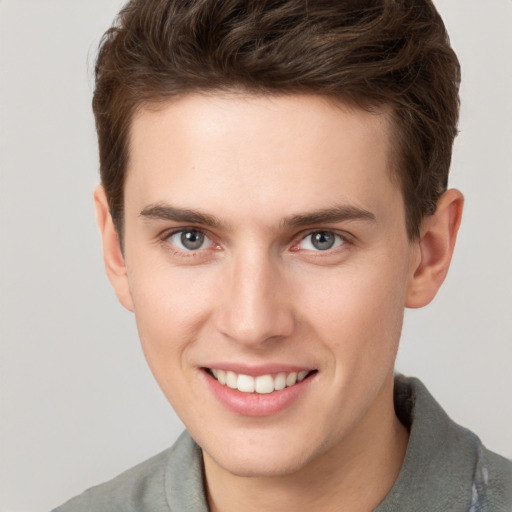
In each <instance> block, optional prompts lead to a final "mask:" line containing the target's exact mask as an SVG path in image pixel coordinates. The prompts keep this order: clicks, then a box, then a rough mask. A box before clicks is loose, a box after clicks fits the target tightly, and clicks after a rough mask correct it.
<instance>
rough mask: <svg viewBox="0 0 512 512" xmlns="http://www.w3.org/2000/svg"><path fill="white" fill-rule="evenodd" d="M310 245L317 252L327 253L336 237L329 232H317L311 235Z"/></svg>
mask: <svg viewBox="0 0 512 512" xmlns="http://www.w3.org/2000/svg"><path fill="white" fill-rule="evenodd" d="M310 236H311V245H312V246H313V247H315V249H318V250H319V251H327V250H328V249H332V247H333V246H334V242H335V241H336V235H335V234H334V233H331V232H329V231H318V232H316V233H312V234H311V235H310Z"/></svg>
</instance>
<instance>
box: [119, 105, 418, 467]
mask: <svg viewBox="0 0 512 512" xmlns="http://www.w3.org/2000/svg"><path fill="white" fill-rule="evenodd" d="M389 131H390V128H389V126H388V120H387V117H386V115H385V114H384V113H381V114H376V113H368V112H365V111H362V110H354V109H349V108H348V107H347V108H344V107H342V106H335V105H333V104H331V103H328V102H327V101H325V100H323V99H321V98H319V97H315V96H299V95H295V96H294V95H292V96H276V97H259V96H235V95H232V96H226V95H225V96H222V95H189V96H185V97H181V98H179V99H178V100H175V101H173V102H169V103H168V104H166V105H165V107H164V108H159V109H158V110H142V111H141V112H140V113H139V114H138V115H137V116H136V118H135V119H134V121H133V126H132V133H131V146H130V162H129V168H128V174H127V180H126V185H125V233H124V242H125V252H124V256H125V258H124V264H125V266H126V280H127V285H128V287H129V292H128V293H127V294H125V295H123V294H119V295H120V296H121V300H122V302H123V303H124V304H125V306H126V307H128V308H129V309H133V311H134V312H135V316H136V320H137V325H138V329H139V333H140V338H141V342H142V346H143V349H144V352H145V355H146V358H147V361H148V363H149V365H150V367H151V370H152V372H153V374H154V376H155V378H156V380H157V381H158V383H159V385H160V387H161V388H162V390H163V392H164V393H165V395H166V396H167V398H168V400H169V401H170V402H171V404H172V405H173V407H174V408H175V410H176V412H177V413H178V415H179V416H180V417H181V419H182V420H183V422H184V423H185V425H186V426H187V428H188V430H189V431H190V433H191V434H192V436H193V437H194V438H195V439H196V441H197V442H198V443H199V445H200V446H201V447H202V448H203V450H204V452H205V457H208V459H209V460H212V461H214V463H215V464H218V465H219V467H222V468H224V469H227V470H228V471H230V472H231V473H234V474H238V475H252V476H253V475H284V474H289V473H291V472H293V471H297V470H299V469H300V468H303V467H305V466H307V465H308V464H312V463H314V461H315V460H318V459H319V458H321V457H322V456H324V454H326V453H327V452H332V451H333V450H334V451H335V450H337V449H341V447H343V446H345V447H347V446H348V445H349V440H353V439H355V438H356V437H357V436H358V435H360V434H361V432H363V431H364V432H366V433H367V435H373V434H372V432H375V431H377V430H378V428H379V424H378V423H379V419H382V417H383V415H386V414H392V376H393V364H394V359H395V355H396V351H397V346H398V341H399V337H400V330H401V325H402V317H403V310H404V304H405V302H406V296H407V293H408V287H409V283H410V281H411V278H412V275H413V274H414V270H413V268H414V262H415V261H416V258H417V252H416V249H415V245H414V244H411V243H410V242H409V240H408V239H407V235H406V229H405V218H404V207H403V199H402V197H401V194H400V191H399V189H398V188H397V186H396V184H395V182H394V181H393V179H392V177H391V170H390V161H389V159H388V148H389ZM372 429H373V430H372Z"/></svg>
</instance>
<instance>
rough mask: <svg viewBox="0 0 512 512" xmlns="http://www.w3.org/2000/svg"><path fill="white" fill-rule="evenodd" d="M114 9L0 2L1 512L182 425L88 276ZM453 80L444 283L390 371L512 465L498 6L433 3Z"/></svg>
mask: <svg viewBox="0 0 512 512" xmlns="http://www.w3.org/2000/svg"><path fill="white" fill-rule="evenodd" d="M120 5H121V2H120V1H118V0H81V1H78V0H74V1H69V0H45V1H43V0H2V1H0V173H1V174H0V244H1V246H0V315H1V316H0V337H1V359H0V407H1V409H0V422H1V423H0V428H1V430H0V509H1V510H3V511H10V512H24V511H34V512H37V511H44V510H48V509H50V508H51V507H52V506H55V505H57V504H59V503H61V502H63V501H65V500H66V499H67V498H69V497H71V496H72V495H75V494H77V493H79V492H81V491H82V490H83V489H84V488H86V487H88V486H91V485H93V484H96V483H99V482H101V481H104V480H106V479H109V478H111V477H113V476H115V475H116V474H118V473H119V472H121V471H122V470H124V469H126V468H128V467H130V466H132V465H134V464H135V463H137V462H139V461H141V460H143V459H145V458H147V457H149V456H151V455H152V454H154V453H156V452H158V451H160V450H162V449H164V448H166V447H167V446H168V445H170V443H171V442H172V441H173V440H174V439H175V437H176V436H177V434H178V433H179V432H180V431H181V429H182V426H181V424H180V422H179V420H177V418H176V417H175V415H174V414H173V412H172V411H171V408H170V406H168V405H167V403H166V401H165V399H164V398H163V395H162V394H161V392H160V391H159V390H158V388H157V386H156V384H155V383H154V382H153V379H152V376H151V375H150V372H149V370H148V369H147V368H146V364H145V361H144V358H143V355H142V352H141V350H140V348H139V344H138V339H137V334H136V329H135V324H134V321H133V318H132V317H131V314H129V313H127V312H125V311H124V310H123V309H122V308H121V306H120V305H118V303H117V300H116V298H115V296H114V294H113V292H112V291H111V289H110V286H109V284H108V282H107V279H106V277H104V272H103V266H102V257H101V249H100V242H99V236H98V234H97V230H96V226H95V220H94V213H93V207H92V190H93V187H94V185H95V184H96V182H97V180H98V176H97V167H98V164H97V154H96V145H95V144H96V142H95V134H94V126H93V119H92V114H91V112H90V100H91V94H92V62H93V60H94V54H95V49H96V46H97V43H98V41H99V38H100V36H101V34H102V33H103V32H104V30H105V29H106V28H107V27H108V26H109V25H110V22H111V20H112V18H113V16H114V14H115V13H116V12H117V10H118V8H119V6H120ZM438 7H439V9H440V11H441V13H442V14H443V15H444V17H445V21H446V24H447V26H448V29H449V31H450V33H451V38H452V42H453V46H454V47H455V49H456V50H457V51H458V54H459V57H460V60H461V62H462V66H463V79H464V82H463V87H462V101H463V107H462V119H461V125H460V128H461V135H460V136H459V138H458V140H457V142H456V149H455V156H454V162H453V175H452V181H451V184H452V186H456V187H458V188H460V189H461V190H463V192H464V193H465V195H466V199H467V204H466V210H465V216H464V222H463V227H462V230H461V233H460V238H459V244H458V248H457V251H456V254H455V257H454V261H453V267H452V270H451V273H450V275H449V277H448V279H447V282H446V283H445V286H444V289H443V290H442V291H441V293H440V294H439V296H438V298H437V299H436V300H435V302H434V303H433V304H432V305H431V306H429V307H427V308H425V309H424V310H420V311H409V312H407V315H406V325H405V328H404V336H403V340H402V346H401V350H400V354H399V358H398V363H397V368H398V369H399V370H400V371H402V372H404V373H407V374H413V375H416V376H419V377H421V378H422V379H423V380H424V382H425V383H426V384H427V385H428V386H429V387H430V389H431V391H432V392H433V394H434V395H435V396H436V397H437V398H438V400H439V401H440V402H441V404H442V405H443V406H444V407H445V408H446V409H447V410H448V411H449V413H450V414H451V416H452V417H453V418H454V419H455V420H457V421H459V422H460V423H462V424H464V425H466V426H468V427H469V428H471V429H472V430H474V431H476V432H477V433H479V435H480V436H481V437H482V439H483V440H484V442H485V443H486V444H487V445H488V447H490V448H491V449H494V450H496V451H499V452H501V453H503V454H505V455H507V456H508V457H512V434H511V433H510V432H511V431H512V428H511V425H512V400H511V391H512V271H511V266H512V200H511V192H512V165H511V164H512V151H511V146H512V94H511V91H512V64H511V63H512V41H511V36H510V26H511V23H512V2H511V1H510V0H490V1H489V2H482V1H481V0H464V1H463V0H442V1H441V0H439V1H438Z"/></svg>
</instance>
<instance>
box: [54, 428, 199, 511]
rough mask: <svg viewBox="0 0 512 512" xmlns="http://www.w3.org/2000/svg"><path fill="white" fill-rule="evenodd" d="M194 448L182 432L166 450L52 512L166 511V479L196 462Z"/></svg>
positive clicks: (195, 450) (88, 490) (186, 435)
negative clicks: (193, 460)
mask: <svg viewBox="0 0 512 512" xmlns="http://www.w3.org/2000/svg"><path fill="white" fill-rule="evenodd" d="M197 457H198V454H197V449H196V448H195V446H194V444H193V441H192V440H191V438H190V436H189V435H188V433H186V432H184V433H183V434H182V436H181V437H180V438H179V439H178V441H176V443H175V444H174V445H173V446H172V447H171V448H169V449H167V450H165V451H163V452H161V453H159V454H158V455H155V456H154V457H151V458H150V459H148V460H146V461H144V462H142V463H141V464H138V465H137V466H135V467H133V468H131V469H129V470H127V471H125V472H124V473H121V474H120V475H119V476H117V477H116V478H114V479H112V480H110V481H108V482H105V483H103V484H100V485H97V486H95V487H91V488H90V489H87V490H86V491H85V492H83V493H82V494H80V495H79V496H76V497H75V498H72V499H71V500H69V501H68V502H66V503H65V504H63V505H62V506H60V507H58V508H56V509H55V510H54V511H53V512H90V511H92V510H94V512H107V511H108V512H121V511H122V512H135V511H137V512H146V511H147V512H149V511H151V512H169V511H170V510H171V507H170V504H169V489H168V488H169V478H172V476H173V475H169V473H176V472H179V471H180V470H181V468H183V467H184V466H185V467H187V466H188V467H190V466H191V465H193V464H191V462H192V459H193V458H196V459H197Z"/></svg>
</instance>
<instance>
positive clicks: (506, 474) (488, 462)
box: [474, 448, 512, 512]
mask: <svg viewBox="0 0 512 512" xmlns="http://www.w3.org/2000/svg"><path fill="white" fill-rule="evenodd" d="M475 473H476V474H475V478H474V482H475V486H474V487H475V490H478V489H479V488H482V489H485V493H484V498H483V499H482V501H486V505H487V508H484V510H492V511H496V512H510V511H512V461H510V460H508V459H505V458H504V457H502V456H501V455H498V454H496V453H494V452H491V451H489V450H487V449H485V448H483V449H482V450H481V453H480V460H479V464H477V468H476V471H475Z"/></svg>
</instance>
